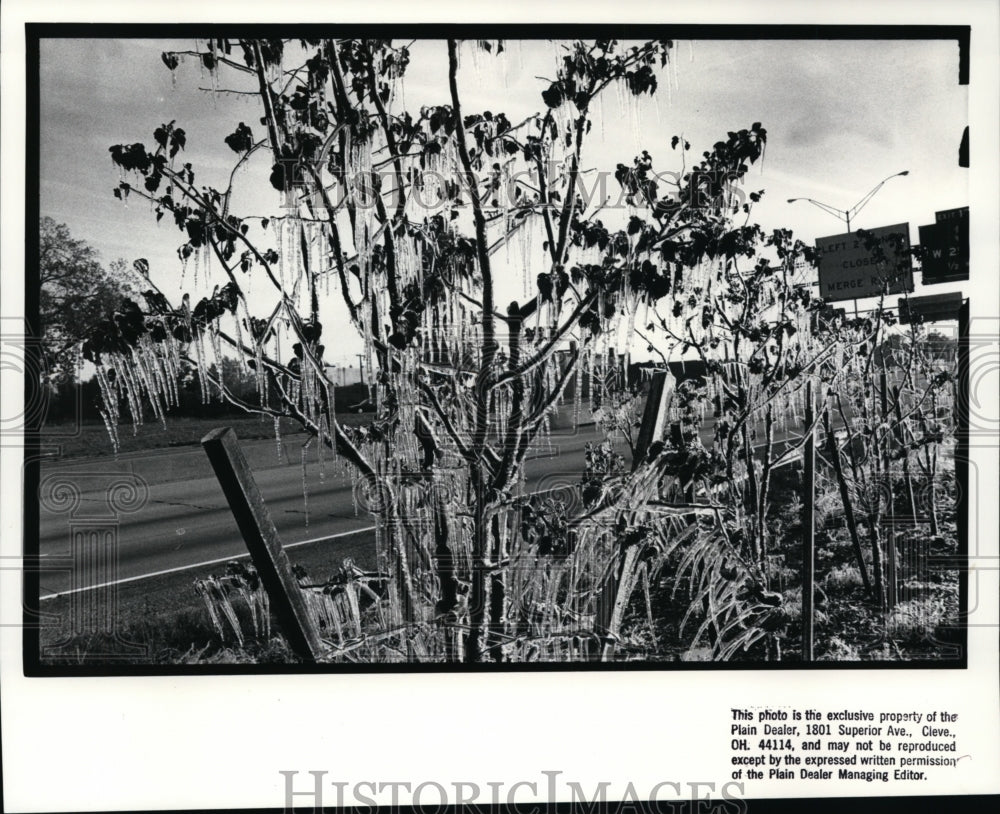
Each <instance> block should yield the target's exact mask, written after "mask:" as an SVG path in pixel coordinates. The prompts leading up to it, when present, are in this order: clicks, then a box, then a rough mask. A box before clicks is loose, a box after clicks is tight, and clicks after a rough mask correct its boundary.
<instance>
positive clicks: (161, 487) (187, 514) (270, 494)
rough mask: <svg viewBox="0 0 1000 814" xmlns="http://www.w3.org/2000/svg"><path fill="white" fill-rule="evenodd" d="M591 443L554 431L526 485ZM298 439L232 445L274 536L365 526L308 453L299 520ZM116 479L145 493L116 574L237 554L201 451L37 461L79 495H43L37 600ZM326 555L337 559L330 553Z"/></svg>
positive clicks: (561, 469) (53, 584) (589, 433)
mask: <svg viewBox="0 0 1000 814" xmlns="http://www.w3.org/2000/svg"><path fill="white" fill-rule="evenodd" d="M598 439H599V435H598V433H597V432H596V430H595V428H594V426H593V425H589V426H581V427H580V428H579V430H578V431H577V430H573V429H572V428H568V429H563V430H555V431H554V433H553V435H552V437H551V445H550V446H549V445H543V446H540V447H539V448H538V449H536V450H535V451H534V452H533V453H531V457H530V459H529V460H528V461H527V463H526V471H527V476H528V477H527V482H528V487H529V488H530V489H538V488H551V487H553V486H556V485H558V484H560V483H567V482H568V483H574V484H575V483H578V482H579V479H580V474H581V472H582V470H583V460H584V445H585V444H586V443H587V442H588V441H595V440H598ZM302 440H304V436H298V437H294V436H293V437H291V438H289V439H286V441H285V443H284V448H285V451H286V453H287V455H286V456H285V460H284V461H281V462H279V461H278V455H277V450H276V444H275V442H274V441H273V440H270V441H247V442H241V447H242V449H243V450H244V453H245V454H246V456H247V458H248V460H249V461H250V464H251V466H252V467H253V470H254V476H255V479H256V481H257V485H258V486H259V487H260V490H261V493H262V494H263V496H264V499H265V502H266V503H267V506H268V510H269V512H270V514H271V518H272V520H273V521H274V524H275V526H276V527H277V529H278V532H279V534H280V536H281V539H282V542H283V543H284V544H285V545H286V546H295V545H302V544H306V543H309V542H315V543H317V544H319V543H321V542H322V541H326V540H329V541H330V542H331V544H332V543H333V542H334V541H336V540H337V539H338V538H346V537H348V536H350V535H352V534H357V533H360V532H362V531H364V530H369V529H371V528H372V517H371V516H370V515H369V514H367V512H365V510H364V509H363V508H356V506H355V496H354V487H353V484H352V482H351V479H350V477H349V476H347V475H346V474H342V473H341V474H334V472H333V471H332V467H331V466H330V462H329V460H328V461H327V464H326V467H325V469H326V476H325V478H323V479H321V477H320V467H319V465H318V463H317V462H316V459H315V454H314V453H313V454H311V455H310V457H309V464H308V466H307V486H308V488H307V493H308V522H307V515H306V506H307V504H306V501H304V500H303V484H302V465H301V454H300V449H301V443H302ZM623 451H624V450H623ZM626 455H627V451H626ZM121 476H125V477H126V479H129V480H135V481H141V482H144V483H145V484H146V489H147V490H148V496H147V497H146V499H145V501H144V504H143V505H142V506H141V507H140V508H138V510H136V511H132V512H127V513H126V512H118V513H117V516H118V562H117V579H118V580H128V581H134V580H136V579H137V578H142V577H146V576H154V575H159V574H163V573H166V572H171V571H176V570H181V569H186V568H194V567H197V566H200V565H205V564H210V563H217V562H225V561H227V560H230V559H232V558H233V557H235V556H239V555H243V554H246V546H245V545H244V543H243V540H242V538H241V537H240V534H239V531H238V530H237V528H236V524H235V521H234V520H233V516H232V513H231V512H230V510H229V506H228V505H227V503H226V499H225V497H224V495H223V493H222V489H221V488H220V486H219V484H218V481H217V480H216V478H215V475H214V474H213V473H212V471H211V468H210V466H209V464H208V459H207V458H206V456H205V454H204V452H203V451H202V450H201V448H200V447H185V448H182V449H166V450H150V451H149V452H147V453H142V454H130V455H122V456H120V457H119V458H118V459H117V460H113V459H89V460H83V459H77V460H73V461H67V462H65V463H61V464H49V463H44V464H43V465H42V471H41V478H40V482H41V490H40V491H41V492H42V493H43V494H45V493H46V492H47V491H48V490H49V489H50V488H51V486H52V485H54V484H56V483H58V482H59V481H69V482H71V483H73V484H74V485H75V486H76V487H77V488H78V489H80V491H81V495H80V504H79V506H78V507H77V509H76V510H75V513H74V515H73V518H72V520H71V517H70V515H69V514H68V513H66V512H59V511H54V510H53V509H52V508H51V507H50V506H47V505H46V504H47V503H48V502H49V501H46V500H42V501H41V514H40V523H39V525H40V530H39V532H40V533H39V543H40V545H39V554H40V556H41V557H42V562H43V569H44V570H43V574H42V577H41V595H42V597H43V598H46V597H50V596H52V595H54V594H58V593H62V592H65V591H67V590H69V589H70V588H71V578H70V574H69V573H68V572H66V571H57V570H50V569H47V568H45V567H44V562H45V560H46V559H49V560H50V562H52V563H54V562H55V561H56V560H60V559H62V558H66V557H68V556H69V551H70V534H71V526H70V524H71V522H75V521H77V520H80V519H81V518H82V519H83V520H86V519H87V518H90V517H98V518H99V517H101V516H106V515H108V508H107V491H108V485H109V484H111V483H113V482H114V481H115V480H118V479H120V478H121ZM49 479H51V480H49ZM47 483H48V486H47ZM369 536H370V535H369ZM331 560H332V562H336V558H335V557H332V558H331ZM87 584H89V583H85V585H87Z"/></svg>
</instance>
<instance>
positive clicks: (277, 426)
mask: <svg viewBox="0 0 1000 814" xmlns="http://www.w3.org/2000/svg"><path fill="white" fill-rule="evenodd" d="M274 444H275V451H276V452H277V456H278V463H281V457H282V455H281V453H282V447H281V419H280V418H279V417H278V416H275V417H274Z"/></svg>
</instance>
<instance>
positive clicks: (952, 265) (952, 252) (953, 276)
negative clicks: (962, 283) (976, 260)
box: [920, 206, 969, 285]
mask: <svg viewBox="0 0 1000 814" xmlns="http://www.w3.org/2000/svg"><path fill="white" fill-rule="evenodd" d="M934 217H935V223H932V224H930V225H927V226H921V227H920V245H921V246H922V247H923V248H924V252H923V277H922V280H921V281H922V282H923V284H924V285H934V284H936V283H953V282H955V281H957V280H968V279H969V207H967V206H963V207H961V208H960V209H945V210H943V211H941V212H935V213H934Z"/></svg>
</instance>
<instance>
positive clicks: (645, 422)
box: [632, 371, 670, 472]
mask: <svg viewBox="0 0 1000 814" xmlns="http://www.w3.org/2000/svg"><path fill="white" fill-rule="evenodd" d="M669 396H670V391H669V390H668V389H667V373H666V371H658V372H656V373H654V374H653V376H652V378H650V380H649V394H648V395H647V396H646V406H645V409H643V411H642V423H641V424H640V425H639V437H638V439H637V440H636V442H635V453H634V454H635V457H634V458H633V459H632V471H633V472H634V471H635V470H636V469H638V468H639V467H640V466H641V465H642V462H643V461H644V460H645V459H646V454H647V453H648V452H649V448H650V446H652V445H653V442H654V441H661V440H663V435H664V432H665V427H666V423H667V403H668V402H669V400H670V399H669Z"/></svg>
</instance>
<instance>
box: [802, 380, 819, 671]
mask: <svg viewBox="0 0 1000 814" xmlns="http://www.w3.org/2000/svg"><path fill="white" fill-rule="evenodd" d="M806 432H808V433H809V437H808V438H806V445H805V450H804V451H803V453H802V464H803V466H802V471H803V477H802V490H803V496H802V660H803V661H812V660H813V607H814V602H813V600H814V590H815V586H814V584H813V583H814V581H815V576H816V573H815V554H816V483H815V481H816V433H815V431H814V428H813V388H812V381H811V380H810V381H807V382H806Z"/></svg>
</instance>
